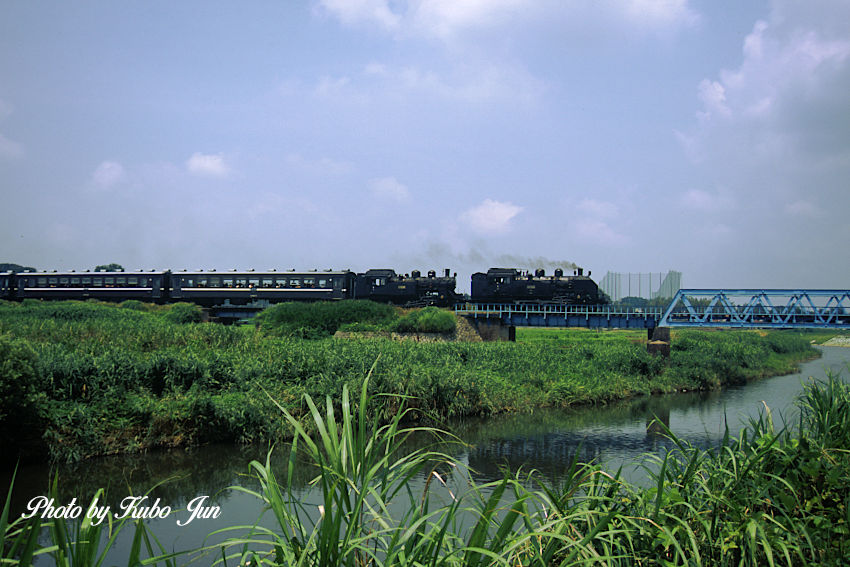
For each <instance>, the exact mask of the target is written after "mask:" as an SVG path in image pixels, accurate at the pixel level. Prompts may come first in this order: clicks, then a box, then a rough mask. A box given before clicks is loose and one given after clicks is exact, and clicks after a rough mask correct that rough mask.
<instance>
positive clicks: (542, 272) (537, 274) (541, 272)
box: [534, 268, 546, 278]
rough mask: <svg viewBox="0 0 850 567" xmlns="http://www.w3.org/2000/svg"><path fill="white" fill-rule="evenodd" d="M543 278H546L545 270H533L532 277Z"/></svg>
mask: <svg viewBox="0 0 850 567" xmlns="http://www.w3.org/2000/svg"><path fill="white" fill-rule="evenodd" d="M545 276H546V270H544V269H543V268H537V269H536V270H534V277H536V278H542V277H545Z"/></svg>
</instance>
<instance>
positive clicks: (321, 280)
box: [319, 278, 328, 287]
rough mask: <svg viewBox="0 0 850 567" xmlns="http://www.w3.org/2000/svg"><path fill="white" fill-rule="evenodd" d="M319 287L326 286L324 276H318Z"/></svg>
mask: <svg viewBox="0 0 850 567" xmlns="http://www.w3.org/2000/svg"><path fill="white" fill-rule="evenodd" d="M319 287H328V280H326V279H325V278H319Z"/></svg>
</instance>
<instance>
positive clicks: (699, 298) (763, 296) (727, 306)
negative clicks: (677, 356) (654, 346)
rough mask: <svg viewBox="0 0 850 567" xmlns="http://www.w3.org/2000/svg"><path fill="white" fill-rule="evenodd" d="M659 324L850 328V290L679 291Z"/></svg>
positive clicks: (663, 325) (664, 325)
mask: <svg viewBox="0 0 850 567" xmlns="http://www.w3.org/2000/svg"><path fill="white" fill-rule="evenodd" d="M658 326H659V327H738V328H776V329H804V328H809V329H811V328H815V329H850V291H848V290H835V289H807V290H801V289H797V290H788V289H734V290H732V289H680V290H679V291H678V293H676V295H675V296H674V297H673V300H672V301H671V302H670V305H669V306H668V307H667V309H666V310H665V311H664V314H663V315H662V317H661V319H660V320H659V322H658Z"/></svg>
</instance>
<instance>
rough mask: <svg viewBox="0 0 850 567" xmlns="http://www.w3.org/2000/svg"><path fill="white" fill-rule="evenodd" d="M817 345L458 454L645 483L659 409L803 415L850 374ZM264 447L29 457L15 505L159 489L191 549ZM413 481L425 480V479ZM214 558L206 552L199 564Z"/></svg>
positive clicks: (724, 420)
mask: <svg viewBox="0 0 850 567" xmlns="http://www.w3.org/2000/svg"><path fill="white" fill-rule="evenodd" d="M821 351H822V353H823V356H822V357H821V358H819V359H816V360H813V361H811V362H807V363H804V364H803V365H802V366H801V371H800V372H799V373H797V374H790V375H786V376H778V377H774V378H769V379H765V380H761V381H757V382H754V383H751V384H748V385H745V386H740V387H734V388H729V389H726V390H723V391H719V392H707V393H706V392H692V393H680V394H674V395H667V396H655V397H651V398H640V399H635V400H630V401H627V402H623V403H617V404H610V405H607V406H601V407H600V406H594V407H585V408H580V409H577V410H571V411H555V410H543V411H537V412H534V413H533V414H525V415H509V416H502V417H497V418H488V419H467V420H464V421H462V422H457V423H454V424H452V430H453V432H454V433H455V434H457V435H458V436H459V437H460V438H461V439H463V440H464V441H465V442H466V443H467V444H468V446H467V447H465V448H460V449H458V450H457V451H456V452H455V456H456V458H457V459H458V460H459V461H461V462H464V463H466V464H468V465H469V467H470V468H471V469H472V470H473V471H474V477H475V479H476V480H477V481H479V482H484V481H489V480H495V479H498V478H501V477H502V471H503V469H504V467H506V466H507V467H509V468H510V469H511V470H517V469H519V468H520V467H522V470H524V471H529V470H531V469H534V470H536V471H539V474H540V475H541V478H542V479H543V480H544V481H547V482H557V481H558V479H559V477H560V476H559V475H560V474H562V473H563V471H564V467H565V466H566V464H567V463H568V462H569V461H570V460H571V459H572V458H573V457H574V455H575V454H576V452H579V457H580V458H581V459H583V460H590V459H595V460H596V461H597V462H599V463H602V464H603V465H604V466H605V467H606V468H608V469H611V470H616V469H620V468H622V469H623V470H624V471H625V474H626V476H628V477H629V478H631V479H632V480H634V481H637V482H640V470H641V467H640V463H641V461H642V458H643V457H644V456H645V455H646V454H647V453H651V452H657V451H659V450H660V449H663V448H664V447H668V446H670V441H669V440H668V439H667V438H666V437H665V436H664V435H663V434H662V433H661V432H659V431H658V428H657V427H655V426H654V424H653V419H654V418H659V419H660V420H661V421H663V422H664V423H665V425H667V426H668V427H669V428H670V430H671V431H672V432H673V433H674V434H675V435H677V436H678V437H679V438H680V439H683V440H685V441H687V442H689V443H692V444H695V445H699V446H715V445H717V444H719V443H720V442H721V440H722V439H723V436H724V432H725V431H726V427H727V425H728V428H729V431H730V433H731V434H732V435H737V434H738V432H739V430H740V429H741V427H742V426H743V425H745V424H746V422H747V420H749V419H751V418H754V417H757V416H758V415H759V413H760V412H763V411H765V408H770V412H771V414H772V416H773V420H774V422H775V423H776V424H777V425H781V423H782V420H783V418H784V419H787V420H789V422H790V423H794V421H795V420H796V415H797V414H796V412H795V410H794V406H793V403H794V400H795V398H796V397H797V395H798V394H799V393H800V391H801V389H802V384H803V382H804V381H806V380H808V379H809V378H810V377H813V378H815V379H818V378H823V377H825V375H826V373H827V372H839V373H841V375H842V376H843V377H844V378H845V379H848V375H850V370H848V365H850V348H841V347H821ZM267 452H268V447H266V446H248V447H242V446H233V445H211V446H205V447H200V448H195V449H189V450H166V451H156V452H149V453H146V454H142V455H126V456H115V457H108V458H100V459H93V460H89V461H86V462H84V463H78V464H75V465H63V466H59V467H58V468H56V469H53V470H51V469H50V468H49V467H47V466H43V465H42V466H38V465H28V466H23V467H21V469H20V470H19V472H18V480H17V482H16V487H15V498H14V503H13V504H14V506H13V511H14V513H15V514H20V513H21V512H22V511H23V510H25V505H26V503H27V502H28V501H29V500H30V499H31V498H33V497H35V496H37V495H41V494H45V489H46V487H47V486H48V479H49V478H51V476H52V475H53V474H58V475H59V487H60V494H59V502H57V505H58V504H61V503H65V502H68V501H69V500H70V499H71V498H73V497H76V498H77V501H78V502H88V499H89V498H91V496H92V495H93V494H94V493H95V491H97V490H98V489H100V488H103V489H106V491H107V494H108V500H107V502H106V503H108V504H109V505H110V507H111V508H112V510H118V509H119V506H120V502H121V500H122V499H123V498H125V497H126V496H127V495H128V494H130V493H132V494H135V495H140V494H144V493H146V492H148V491H151V496H150V500H151V501H153V500H155V499H156V498H159V499H160V506H169V507H170V508H171V509H172V510H173V513H172V514H170V515H169V517H167V518H165V519H162V520H152V521H150V522H149V524H148V525H149V526H150V528H151V529H152V531H153V532H154V533H155V534H156V535H157V537H158V538H159V539H160V540H161V541H162V543H163V544H164V545H165V547H166V548H167V549H168V550H169V551H171V550H174V551H177V550H185V549H193V548H197V547H199V546H201V545H202V544H203V543H204V540H205V537H206V535H207V534H208V533H210V532H212V531H214V530H217V529H221V528H224V527H228V526H236V525H250V524H253V523H254V522H255V521H256V520H257V518H258V517H259V516H260V513H261V511H262V507H261V506H260V504H259V502H258V501H257V500H256V499H255V498H253V497H251V496H249V495H246V494H244V493H241V492H239V491H235V490H233V489H230V488H228V487H231V486H234V485H239V486H244V487H247V488H251V489H257V487H258V486H257V483H256V481H255V480H254V479H253V477H252V476H251V475H250V474H249V469H248V463H249V462H250V461H251V460H253V459H257V460H264V459H265V456H266V453H267ZM284 453H286V448H285V447H279V448H278V449H277V450H276V453H275V458H276V459H277V461H278V462H281V463H282V459H283V454H284ZM281 466H282V465H281ZM313 473H314V471H312V470H310V469H309V468H307V467H302V468H299V469H296V471H295V482H296V484H297V485H298V486H300V487H301V488H300V489H299V490H300V494H301V496H302V497H303V498H304V499H305V500H308V501H309V500H313V499H314V498H315V494H312V493H311V492H310V490H309V489H308V488H307V487H306V486H307V481H308V480H309V478H310V477H311V476H312V474H313ZM417 482H418V483H420V486H424V478H423V479H418V480H417ZM154 487H155V488H154ZM417 488H418V487H417ZM204 495H209V496H210V499H209V500H208V501H207V502H206V503H207V504H211V505H216V506H218V507H219V508H220V515H219V517H218V519H196V520H195V521H193V522H191V523H189V524H188V525H185V526H183V527H179V526H177V524H176V522H177V521H181V522H185V521H186V520H187V519H188V518H189V514H188V512H186V511H185V508H186V505H187V503H189V502H190V501H191V500H192V499H195V498H197V497H199V496H204ZM83 506H84V508H85V504H84V505H83ZM124 536H126V537H124ZM130 537H131V533H130V531H127V532H126V533H125V534H122V537H121V538H119V541H118V543H117V544H116V546H115V548H114V549H113V558H114V561H116V562H119V561H120V558H121V557H122V556H125V555H126V554H127V553H128V551H127V550H128V549H129V547H128V546H129V544H130ZM211 561H212V559H210V558H204V559H202V560H201V561H200V562H199V563H197V564H201V565H203V564H206V563H211ZM49 563H50V562H49V561H48V562H46V564H49Z"/></svg>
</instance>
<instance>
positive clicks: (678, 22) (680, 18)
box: [625, 0, 699, 29]
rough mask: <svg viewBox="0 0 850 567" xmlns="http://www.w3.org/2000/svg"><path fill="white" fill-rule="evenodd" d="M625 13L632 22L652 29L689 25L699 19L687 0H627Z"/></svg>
mask: <svg viewBox="0 0 850 567" xmlns="http://www.w3.org/2000/svg"><path fill="white" fill-rule="evenodd" d="M625 13H626V15H627V17H628V19H629V20H630V21H631V22H632V23H633V24H635V25H637V26H639V27H644V28H653V29H659V28H662V29H670V28H679V27H690V26H693V25H695V24H696V23H697V22H698V21H699V15H698V14H697V12H695V11H694V10H693V9H691V8H690V7H689V6H688V0H627V1H626V2H625Z"/></svg>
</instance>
